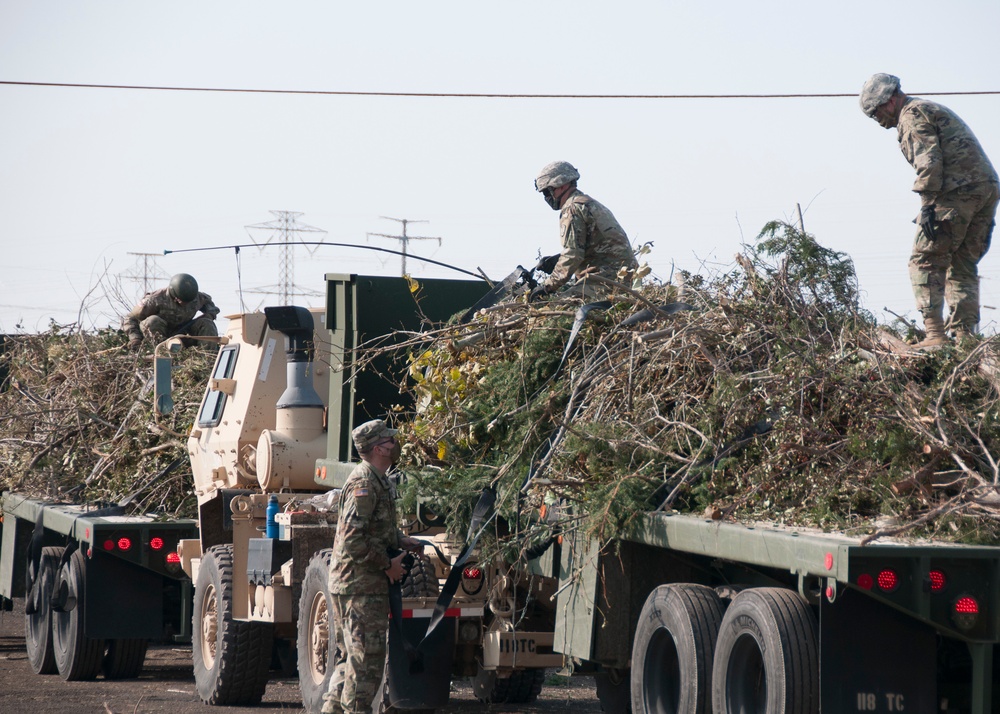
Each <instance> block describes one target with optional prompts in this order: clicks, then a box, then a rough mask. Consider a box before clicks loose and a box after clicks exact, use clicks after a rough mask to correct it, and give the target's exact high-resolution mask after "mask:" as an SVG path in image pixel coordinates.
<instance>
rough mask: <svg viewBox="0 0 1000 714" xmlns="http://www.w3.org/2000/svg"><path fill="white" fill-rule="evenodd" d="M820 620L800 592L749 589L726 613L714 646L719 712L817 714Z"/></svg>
mask: <svg viewBox="0 0 1000 714" xmlns="http://www.w3.org/2000/svg"><path fill="white" fill-rule="evenodd" d="M816 629H817V627H816V617H815V616H814V615H813V613H812V610H811V609H810V608H809V605H808V604H806V602H805V600H803V599H802V598H801V597H800V596H799V595H798V594H797V593H794V592H792V591H791V590H786V589H783V588H752V589H750V590H744V591H743V592H741V593H740V594H739V595H737V596H736V598H734V599H733V602H732V604H731V605H730V606H729V609H728V610H727V611H726V616H725V618H724V619H723V621H722V628H721V629H720V631H719V640H718V642H717V643H716V646H715V662H714V667H713V675H712V706H713V710H714V711H715V712H718V713H719V714H728V713H729V712H734V713H735V712H740V714H816V712H818V711H819V658H818V655H817V639H818V638H817V633H816Z"/></svg>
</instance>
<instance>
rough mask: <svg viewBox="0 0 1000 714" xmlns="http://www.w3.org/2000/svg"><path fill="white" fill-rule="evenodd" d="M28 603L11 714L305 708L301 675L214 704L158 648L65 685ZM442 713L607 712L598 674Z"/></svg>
mask: <svg viewBox="0 0 1000 714" xmlns="http://www.w3.org/2000/svg"><path fill="white" fill-rule="evenodd" d="M23 605H24V603H23V601H15V609H14V611H13V612H0V712H10V713H11V714H21V713H27V714H56V713H57V712H66V713H73V714H89V713H90V712H95V713H97V714H110V713H113V714H132V713H135V714H138V713H139V712H171V713H172V714H195V713H199V714H215V713H216V712H219V713H220V714H221V713H223V712H284V711H299V712H301V711H303V709H302V704H301V700H300V698H299V683H298V680H297V679H295V678H279V679H272V680H271V682H270V684H268V687H267V692H266V694H265V695H264V701H263V702H262V703H261V704H260V706H256V707H212V708H209V707H208V706H207V705H205V704H202V702H201V700H199V699H198V695H197V694H196V693H195V688H194V677H193V675H192V672H191V648H190V647H187V646H165V645H154V646H151V647H150V649H149V653H148V654H147V655H146V664H145V667H144V669H143V672H142V674H141V675H140V677H139V678H138V679H133V680H117V681H107V680H104V679H97V680H96V681H92V682H64V681H63V680H62V679H61V678H60V677H59V675H46V676H39V675H36V674H34V673H33V672H32V671H31V668H30V667H29V665H28V658H27V653H26V651H25V649H24V610H23ZM438 711H439V712H442V713H446V712H472V711H476V712H482V711H487V712H497V713H498V714H500V713H505V712H566V711H572V712H574V714H587V713H588V712H600V711H601V707H600V704H599V703H598V701H597V697H596V694H595V690H594V680H593V679H592V678H591V677H583V676H578V677H573V678H564V677H550V678H549V680H548V681H547V682H546V686H545V687H544V688H543V689H542V694H541V696H540V697H539V699H538V701H536V702H534V703H533V704H524V705H507V704H496V705H485V704H480V703H479V702H477V701H476V699H475V697H474V696H473V695H472V688H471V686H470V685H469V683H468V682H466V681H460V682H456V683H455V684H454V685H453V689H452V694H451V702H450V703H449V704H448V706H447V707H445V708H444V709H440V710H438Z"/></svg>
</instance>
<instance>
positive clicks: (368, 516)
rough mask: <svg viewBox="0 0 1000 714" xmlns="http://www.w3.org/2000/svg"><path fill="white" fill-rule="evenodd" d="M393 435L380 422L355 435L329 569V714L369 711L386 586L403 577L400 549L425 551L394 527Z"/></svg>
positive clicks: (381, 655)
mask: <svg viewBox="0 0 1000 714" xmlns="http://www.w3.org/2000/svg"><path fill="white" fill-rule="evenodd" d="M396 433H397V432H396V430H395V429H390V428H389V427H388V426H386V423H385V422H384V421H382V420H381V419H374V420H372V421H368V422H365V423H364V424H362V425H361V426H359V427H357V428H356V429H354V431H352V432H351V438H352V439H353V440H354V446H355V448H356V449H357V450H358V454H359V455H360V456H361V463H360V464H358V465H357V466H356V467H355V468H354V471H352V472H351V475H350V476H348V478H347V481H346V482H344V486H343V488H342V489H341V493H340V506H339V509H340V514H339V517H338V520H337V534H336V536H335V537H334V541H333V559H332V561H331V565H330V594H331V596H332V598H333V620H332V621H333V623H334V624H335V626H336V637H337V658H338V661H337V663H336V669H335V671H334V673H333V676H331V677H330V688H329V690H328V692H327V693H326V694H325V695H324V697H323V700H324V703H323V712H324V713H330V714H332V713H334V712H345V713H346V714H360V713H361V712H365V713H366V714H367V713H368V712H370V711H371V707H372V701H373V700H374V698H375V694H376V692H377V691H378V688H379V683H380V682H381V680H382V675H383V672H384V670H385V652H386V636H387V634H388V631H389V584H390V583H396V582H399V581H401V580H402V579H403V575H404V568H403V557H404V556H405V552H404V551H400V549H401V548H402V549H405V550H419V549H420V548H421V547H422V546H421V543H420V541H419V540H417V539H415V538H409V537H407V536H404V535H403V534H402V532H401V531H400V530H399V528H398V527H397V525H396V523H397V520H396V501H395V493H394V490H395V489H394V488H393V485H392V483H391V482H390V481H389V478H388V477H387V476H386V471H388V469H389V467H390V466H392V465H393V464H395V463H396V462H397V461H398V460H399V455H400V447H399V442H398V441H397V440H396ZM397 551H400V552H399V554H398V555H396V556H395V557H390V556H389V552H393V553H395V552H397Z"/></svg>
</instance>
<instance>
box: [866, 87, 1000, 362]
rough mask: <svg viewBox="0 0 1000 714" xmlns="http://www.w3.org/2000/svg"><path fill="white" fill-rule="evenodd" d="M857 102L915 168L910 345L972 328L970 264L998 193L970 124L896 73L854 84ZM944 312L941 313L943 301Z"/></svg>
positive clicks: (984, 243) (975, 298)
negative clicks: (915, 331) (918, 334)
mask: <svg viewBox="0 0 1000 714" xmlns="http://www.w3.org/2000/svg"><path fill="white" fill-rule="evenodd" d="M860 100H861V110H862V111H863V112H864V113H865V114H867V115H868V116H869V117H871V118H872V119H874V120H875V121H877V122H878V123H879V124H880V125H882V126H883V127H885V128H886V129H891V128H893V127H896V129H897V133H898V138H899V148H900V149H901V150H902V152H903V156H905V157H906V160H907V161H908V162H910V165H911V166H913V168H914V169H915V170H916V172H917V180H916V181H915V182H914V184H913V190H914V191H915V192H916V193H917V194H919V196H920V216H919V218H918V219H917V220H916V223H918V225H919V226H920V228H919V230H918V231H917V236H916V239H915V240H914V243H913V254H912V255H911V256H910V283H911V284H912V285H913V294H914V296H915V297H916V300H917V308H918V309H919V310H920V314H921V315H922V316H923V319H924V329H925V331H926V333H927V337H926V338H925V339H924V340H923V341H922V342H921V343H920V344H919V345H918V347H933V346H937V345H943V344H945V343H947V342H948V340H949V338H948V334H947V332H946V330H947V329H948V328H950V329H952V330H953V331H954V333H955V336H956V337H967V336H972V335H975V333H976V330H977V328H978V324H979V270H978V267H977V266H978V264H979V261H980V260H981V259H982V257H983V256H984V255H985V254H986V251H987V250H989V247H990V238H991V236H992V233H993V227H994V226H995V225H996V220H995V216H996V210H997V202H998V201H1000V187H998V178H997V172H996V170H995V169H994V168H993V164H991V163H990V160H989V158H988V157H987V156H986V153H985V152H984V151H983V147H982V146H980V144H979V141H978V140H977V139H976V137H975V135H974V134H973V133H972V130H971V129H969V127H968V126H966V124H965V122H963V121H962V120H961V119H960V118H959V117H958V116H957V115H956V114H955V113H954V112H953V111H951V110H950V109H948V108H947V107H943V106H941V105H940V104H936V103H935V102H929V101H927V100H926V99H920V98H919V97H909V96H907V95H906V94H904V93H903V92H902V90H901V89H900V86H899V78H898V77H894V76H893V75H891V74H881V73H880V74H875V75H872V77H871V78H870V79H869V80H868V81H867V82H865V85H864V87H863V88H862V90H861V97H860ZM945 302H947V303H948V306H949V309H950V314H949V316H948V322H947V324H946V323H945V320H944V314H943V313H944V304H945Z"/></svg>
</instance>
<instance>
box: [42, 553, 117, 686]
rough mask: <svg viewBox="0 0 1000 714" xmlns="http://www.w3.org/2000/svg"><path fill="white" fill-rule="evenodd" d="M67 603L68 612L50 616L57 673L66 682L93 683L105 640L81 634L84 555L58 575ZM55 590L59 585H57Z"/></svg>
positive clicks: (71, 559)
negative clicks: (64, 588) (63, 586)
mask: <svg viewBox="0 0 1000 714" xmlns="http://www.w3.org/2000/svg"><path fill="white" fill-rule="evenodd" d="M61 577H62V582H63V584H64V585H65V587H66V588H67V591H68V596H69V598H73V599H75V601H74V600H71V601H70V605H69V607H68V609H67V610H65V611H63V612H57V611H53V612H52V648H53V650H54V652H55V660H56V669H57V670H59V676H60V677H62V678H63V679H65V680H66V681H67V682H81V681H84V680H88V679H94V678H95V677H96V676H97V673H98V672H100V671H101V661H102V660H103V659H104V640H93V639H90V638H89V637H87V636H86V635H85V634H84V629H83V625H84V615H83V613H84V607H85V605H86V602H85V600H84V598H85V597H86V591H87V559H86V558H85V557H84V555H83V551H80V550H77V551H76V552H74V553H73V555H71V556H70V558H69V562H67V563H66V564H65V565H64V566H63V568H62V572H61ZM57 586H58V583H57Z"/></svg>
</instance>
